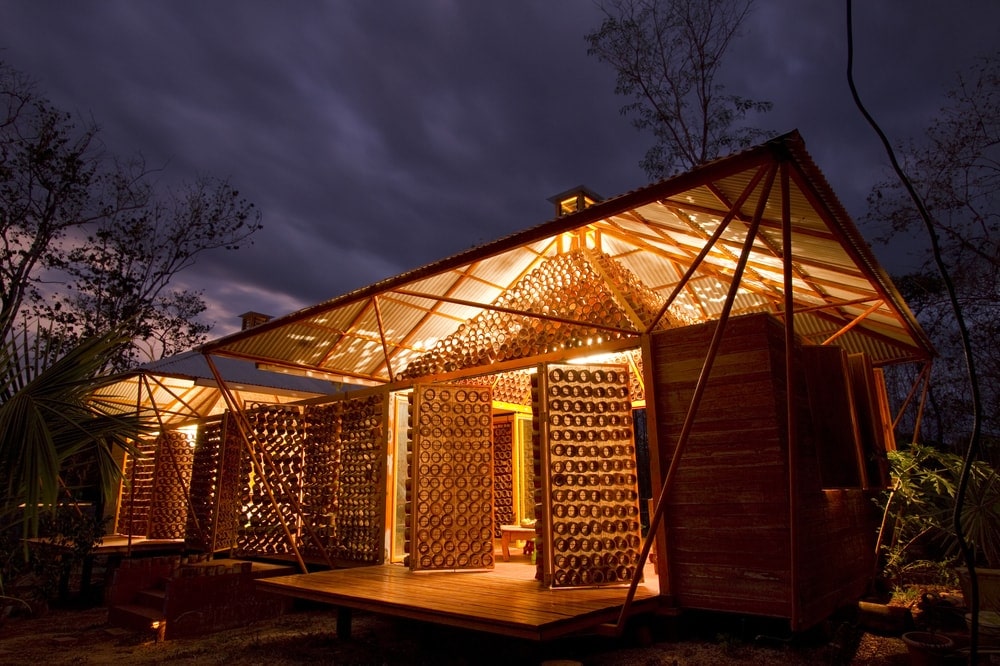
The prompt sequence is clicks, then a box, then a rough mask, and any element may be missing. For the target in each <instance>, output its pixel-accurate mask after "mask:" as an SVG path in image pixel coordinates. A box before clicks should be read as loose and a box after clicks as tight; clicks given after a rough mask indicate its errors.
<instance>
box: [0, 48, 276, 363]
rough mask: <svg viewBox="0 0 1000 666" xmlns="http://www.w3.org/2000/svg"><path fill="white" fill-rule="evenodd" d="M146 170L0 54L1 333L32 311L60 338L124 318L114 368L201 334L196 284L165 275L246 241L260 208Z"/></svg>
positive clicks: (224, 186)
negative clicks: (183, 284)
mask: <svg viewBox="0 0 1000 666" xmlns="http://www.w3.org/2000/svg"><path fill="white" fill-rule="evenodd" d="M150 176H151V172H150V171H149V170H148V169H147V168H146V165H145V163H144V161H143V160H141V159H130V160H118V159H116V158H115V157H114V156H112V155H109V154H107V153H106V152H105V151H104V150H103V147H102V146H101V144H100V141H99V128H98V127H97V125H96V124H94V123H93V122H81V121H79V120H77V119H75V118H74V117H73V116H72V115H70V114H67V113H65V112H63V111H60V110H59V109H57V108H55V107H54V106H52V104H50V103H49V102H48V100H46V99H45V98H44V97H43V96H42V95H41V94H39V92H38V91H37V90H36V86H35V84H34V82H33V81H32V80H31V79H30V78H29V77H27V76H26V75H24V74H22V73H20V72H18V71H17V70H15V69H13V68H11V67H8V66H6V65H4V64H3V63H2V62H0V232H2V241H0V243H2V244H0V340H6V339H7V338H8V337H9V336H10V335H11V332H12V331H13V330H14V327H15V326H20V325H22V324H24V323H25V322H27V321H28V320H31V319H36V320H43V321H46V322H48V323H50V324H52V325H53V326H51V327H46V328H44V329H42V330H47V331H51V335H52V336H54V337H55V338H56V339H57V340H58V341H59V342H60V343H66V342H74V341H78V340H80V339H83V338H86V337H90V336H93V335H96V334H101V333H104V332H106V331H108V330H111V329H112V328H117V327H119V326H120V325H122V324H126V323H127V324H128V329H127V333H128V334H130V335H131V337H132V339H133V345H132V346H131V347H130V348H129V349H128V351H126V352H125V353H124V354H123V355H122V356H121V357H119V358H118V359H117V361H116V362H115V364H114V368H113V369H123V367H124V366H128V365H130V364H134V363H135V362H136V361H139V360H142V357H143V356H146V355H147V354H148V351H149V350H150V349H154V350H156V351H155V352H154V353H155V354H156V355H157V356H162V355H164V354H169V353H174V352H176V351H179V350H181V349H186V348H189V347H190V346H192V345H193V344H197V343H198V342H201V341H203V340H204V337H205V333H206V332H207V331H208V327H207V326H206V325H205V324H203V323H201V322H199V321H198V320H197V317H198V316H199V315H200V314H201V313H202V312H203V311H204V309H205V306H204V301H203V300H202V298H201V294H200V293H199V292H196V291H190V290H187V291H185V290H175V289H172V288H171V287H170V284H171V281H172V280H173V279H174V278H175V276H177V274H178V273H180V272H182V271H184V270H186V269H188V268H190V267H191V266H192V265H193V264H194V263H195V261H196V259H197V258H198V257H199V256H200V255H201V254H202V253H204V252H206V251H209V250H214V249H235V248H238V247H239V246H240V245H241V244H242V243H245V242H250V238H251V236H252V235H253V234H254V233H256V232H257V231H258V230H259V229H260V228H261V225H260V215H259V213H258V211H257V210H256V209H255V208H254V206H253V204H252V203H249V202H248V201H246V200H245V199H244V198H243V197H241V195H240V193H239V192H238V191H237V190H235V189H234V188H233V187H232V186H230V184H229V183H228V182H227V181H225V180H220V179H213V178H207V177H201V178H199V179H197V180H196V181H195V182H194V183H193V184H187V185H182V186H180V187H179V188H178V189H176V190H162V188H161V189H160V190H157V189H156V188H155V187H154V186H153V184H152V182H151V179H150ZM154 357H155V356H154Z"/></svg>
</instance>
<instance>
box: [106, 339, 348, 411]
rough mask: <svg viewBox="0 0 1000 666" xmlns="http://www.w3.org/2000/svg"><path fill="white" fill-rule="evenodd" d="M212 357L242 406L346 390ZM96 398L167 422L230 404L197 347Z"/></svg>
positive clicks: (125, 378) (114, 407)
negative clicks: (137, 410)
mask: <svg viewBox="0 0 1000 666" xmlns="http://www.w3.org/2000/svg"><path fill="white" fill-rule="evenodd" d="M213 363H215V366H216V369H217V370H218V371H219V374H220V375H221V376H222V379H223V381H224V382H225V383H226V387H227V389H228V390H229V391H230V392H231V393H232V395H233V397H234V399H235V400H236V401H237V402H238V403H239V404H240V405H241V406H244V405H249V404H253V403H268V404H280V403H286V402H294V401H299V400H305V399H308V398H312V397H318V396H322V395H332V394H335V393H337V392H339V391H343V390H344V388H343V387H338V386H335V385H333V384H331V383H330V382H329V381H328V380H325V379H314V378H310V377H303V376H301V375H295V374H286V373H279V372H268V371H266V370H261V369H259V368H258V367H257V366H256V364H255V363H253V362H250V361H244V360H240V359H235V358H225V357H217V358H213ZM91 398H92V400H93V402H94V404H95V405H97V406H98V407H99V408H102V409H104V410H107V411H108V412H110V413H126V412H134V411H136V408H137V407H138V409H139V410H140V412H143V413H148V414H150V418H153V419H155V418H159V419H160V420H161V421H162V422H163V424H164V425H165V426H173V425H179V424H181V423H185V422H193V421H198V420H201V419H205V418H209V417H211V416H215V415H218V414H221V413H222V412H223V411H224V410H225V409H226V402H225V398H224V397H223V395H222V392H221V391H220V389H219V386H218V383H217V382H216V380H215V376H214V374H213V373H212V370H211V368H210V367H209V364H208V361H207V360H206V358H205V356H204V354H202V353H200V352H197V351H189V352H184V353H182V354H177V355H175V356H170V357H167V358H164V359H160V360H157V361H153V362H151V363H147V364H144V365H142V366H140V367H139V368H138V369H137V370H136V371H134V372H130V373H127V374H125V375H123V376H122V377H121V378H119V379H118V380H117V381H115V382H111V383H109V384H107V385H105V386H103V387H102V388H101V389H99V390H98V391H96V392H95V393H94V394H92V396H91Z"/></svg>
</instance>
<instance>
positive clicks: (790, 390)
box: [780, 161, 799, 630]
mask: <svg viewBox="0 0 1000 666" xmlns="http://www.w3.org/2000/svg"><path fill="white" fill-rule="evenodd" d="M788 168H789V167H788V162H784V161H783V162H782V163H781V166H780V170H781V257H782V262H781V263H782V270H783V276H782V277H783V281H784V284H783V290H784V310H785V412H786V414H785V418H786V419H787V421H786V425H785V439H786V445H787V446H788V542H789V543H788V581H789V585H788V595H789V600H788V602H789V605H788V609H789V617H790V618H791V625H792V629H793V630H795V629H796V628H797V627H798V623H799V585H798V569H799V566H798V562H799V556H798V552H799V538H798V519H799V516H798V497H799V492H798V473H797V472H798V444H799V441H798V440H799V437H798V428H797V424H796V419H795V407H796V400H795V388H796V387H795V292H794V289H795V287H794V284H793V278H794V269H795V267H794V266H793V264H792V257H793V256H794V255H793V253H792V211H791V202H790V201H789V187H788V182H789V180H788Z"/></svg>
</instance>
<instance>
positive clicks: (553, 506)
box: [191, 132, 934, 638]
mask: <svg viewBox="0 0 1000 666" xmlns="http://www.w3.org/2000/svg"><path fill="white" fill-rule="evenodd" d="M598 199H599V197H597V196H596V195H595V194H594V193H593V192H590V191H589V190H585V189H581V190H580V191H579V192H573V191H571V192H568V193H566V194H565V196H564V197H563V198H562V199H559V200H556V201H555V202H554V203H555V204H556V210H557V215H556V217H555V218H554V219H552V220H551V221H549V222H546V223H544V224H541V225H539V226H536V227H533V228H530V229H527V230H525V231H523V232H520V233H516V234H513V235H511V236H508V237H506V238H502V239H499V240H497V241H494V242H492V243H488V244H486V245H483V246H480V247H476V248H473V249H470V250H468V251H465V252H462V253H460V254H457V255H455V256H452V257H448V258H446V259H443V260H441V261H438V262H435V263H432V264H430V265H427V266H423V267H421V268H418V269H416V270H413V271H410V272H408V273H404V274H402V275H399V276H395V277H392V278H389V279H387V280H383V281H381V282H379V283H376V284H373V285H371V286H369V287H366V288H363V289H359V290H356V291H354V292H351V293H349V294H345V295H343V296H339V297H337V298H333V299H331V300H328V301H325V302H322V303H318V304H316V305H313V306H310V307H307V308H305V309H303V310H300V311H298V312H294V313H292V314H289V315H286V316H283V317H278V318H275V319H271V320H269V321H266V322H264V323H262V324H260V325H258V326H255V327H253V328H251V329H248V330H244V331H240V332H238V333H235V334H233V335H230V336H227V337H225V338H222V339H219V340H216V341H214V342H211V343H209V344H207V345H205V347H204V348H203V349H202V350H201V351H202V352H203V353H204V354H205V355H206V357H207V358H209V359H213V358H218V359H222V358H235V359H242V360H244V361H251V362H253V363H254V364H256V365H257V367H260V368H267V369H280V370H282V371H284V372H291V373H302V374H305V375H308V376H310V377H324V378H327V379H329V380H332V381H337V382H348V383H351V384H354V385H358V386H363V387H366V388H363V389H360V390H358V391H355V392H352V393H351V394H349V395H345V396H340V397H338V398H336V399H319V400H313V401H308V403H307V404H303V405H300V406H297V407H296V408H294V409H291V410H288V409H281V408H278V409H273V408H261V409H249V410H244V411H243V413H242V415H240V416H239V417H238V418H237V419H236V421H238V423H236V425H237V427H235V428H230V430H229V432H230V433H233V432H237V431H238V435H239V437H237V438H236V439H237V440H242V441H243V442H244V444H242V445H241V444H240V443H239V441H236V442H235V443H234V444H232V446H233V447H237V448H239V447H241V446H242V447H243V449H244V450H245V451H254V452H256V453H255V454H254V457H253V460H251V461H250V463H249V467H247V468H244V477H243V479H242V480H231V481H228V482H225V483H224V482H223V481H222V479H221V477H218V476H217V477H216V479H215V483H216V485H217V486H223V487H224V486H227V485H230V486H231V485H232V484H241V488H240V489H239V490H233V491H232V493H231V494H230V495H228V496H226V495H225V493H222V495H219V496H216V497H215V498H214V499H212V500H211V501H212V502H214V505H213V507H212V510H213V511H214V512H215V515H217V516H218V515H223V516H228V517H229V518H227V521H224V522H226V524H225V525H222V524H219V525H218V526H217V529H218V530H219V531H220V533H221V534H222V536H220V534H215V535H212V536H211V537H210V538H208V539H205V540H203V542H204V543H212V544H215V545H214V546H213V547H214V548H218V547H220V546H226V547H231V548H232V549H234V552H236V553H237V554H239V555H242V556H245V557H288V558H294V559H296V560H297V561H298V562H299V563H300V565H301V568H302V570H303V571H305V569H306V565H305V562H306V561H324V562H326V563H327V564H329V565H330V566H331V567H332V568H336V569H338V570H341V568H342V567H361V568H360V569H342V570H341V571H345V572H346V573H344V574H342V575H341V574H340V573H338V575H337V576H336V577H332V576H330V575H328V576H326V577H325V578H324V577H323V576H324V574H322V573H314V574H302V575H301V577H293V578H294V580H289V581H285V582H281V579H274V580H276V581H278V582H276V583H269V584H268V585H269V587H270V586H272V585H273V588H272V589H275V590H278V591H283V592H284V593H287V594H291V595H293V596H303V597H305V598H311V599H318V600H327V601H330V602H331V603H337V604H338V605H342V606H344V607H346V608H352V607H353V608H369V609H371V608H375V609H380V610H383V611H384V612H392V613H398V614H403V615H407V614H408V616H411V617H426V618H430V619H431V620H432V621H441V622H446V623H453V624H458V625H460V626H473V627H475V628H481V629H486V630H491V628H497V627H503V628H501V629H499V630H501V631H507V632H509V633H511V634H512V635H528V636H535V637H539V638H544V637H547V636H551V635H556V634H558V633H559V632H565V631H570V630H581V629H585V628H586V627H587V626H588V624H587V623H588V622H589V623H590V625H589V626H593V625H594V624H597V623H601V622H606V621H607V619H608V618H609V617H611V616H609V615H608V613H604V614H603V615H602V614H598V613H593V614H591V615H589V616H588V618H589V619H586V620H583V621H577V622H569V621H568V620H567V621H562V620H560V621H559V622H553V623H551V624H545V621H541V622H542V624H539V625H536V626H534V628H532V629H524V630H523V633H518V632H521V631H522V629H520V628H518V629H516V630H515V629H514V628H513V627H514V626H515V623H514V622H513V621H511V622H509V623H506V622H507V621H506V620H504V621H503V622H501V621H500V620H499V619H496V618H494V617H493V616H491V615H489V614H486V615H481V616H480V617H479V618H478V620H477V618H475V617H472V615H468V614H466V613H467V611H466V610H462V609H458V608H451V607H448V608H445V607H444V606H441V607H440V608H439V607H438V606H435V605H434V604H437V603H439V602H440V603H441V604H445V603H446V600H445V601H442V600H432V599H431V598H430V597H429V596H423V595H425V594H428V595H429V594H430V592H421V593H415V592H413V593H410V592H400V591H399V590H402V589H403V587H402V586H404V585H405V584H406V583H405V581H406V580H415V579H417V578H416V577H419V576H420V575H421V574H423V573H432V572H437V571H469V572H484V573H483V575H485V576H488V575H489V573H488V572H490V571H491V570H493V568H494V567H495V565H496V564H498V563H497V561H496V559H497V556H496V554H495V548H494V545H495V539H497V538H498V537H500V536H501V535H502V534H503V532H504V530H503V528H504V526H509V527H511V528H517V529H518V530H524V529H525V528H533V529H534V534H535V535H536V536H535V539H534V543H536V544H537V552H536V554H535V555H536V557H535V565H534V567H535V569H534V571H533V573H534V576H533V578H534V580H533V581H532V585H534V586H536V587H537V588H539V589H544V590H547V591H549V592H551V591H553V590H556V591H559V590H566V591H567V592H569V591H571V590H587V589H597V590H601V591H602V592H601V594H604V595H605V597H603V598H604V599H605V600H610V601H608V604H610V605H606V608H607V609H611V610H613V611H614V612H618V611H619V610H620V611H621V613H622V617H624V616H625V614H626V613H627V612H628V608H629V605H630V604H631V603H632V601H633V598H634V597H633V595H635V594H636V589H637V587H639V579H640V577H641V576H642V572H643V565H644V563H645V561H646V559H647V557H648V556H649V554H650V552H651V551H654V552H655V554H656V561H657V565H658V566H657V572H656V574H655V578H656V580H655V581H651V582H653V583H655V590H654V591H653V592H652V593H651V595H652V597H653V598H654V599H655V601H656V603H657V605H658V607H659V608H660V609H661V610H662V609H688V608H691V609H708V610H715V611H725V612H734V613H746V614H754V615H764V616H770V617H776V618H783V619H786V620H787V621H788V623H789V626H790V628H791V629H793V630H801V629H806V628H809V627H811V626H814V625H816V624H817V623H819V622H820V621H822V620H823V619H825V618H826V617H828V616H829V615H830V614H831V613H832V612H833V611H834V610H836V609H837V608H838V607H841V606H843V605H845V604H850V603H852V602H854V601H856V600H857V599H858V598H859V597H860V595H861V594H862V593H863V591H864V589H865V587H866V585H867V584H868V583H869V581H870V579H871V577H872V575H873V572H874V569H875V567H874V561H873V558H874V552H875V547H874V543H873V541H874V534H875V529H876V525H875V524H874V521H873V516H872V515H871V497H872V494H873V493H875V492H877V491H879V490H880V489H882V488H884V487H885V485H886V483H887V480H888V479H887V467H886V464H885V459H886V456H885V454H886V451H887V450H891V449H892V448H893V447H894V441H893V435H892V415H891V414H890V411H889V404H888V398H887V394H886V389H885V383H884V379H883V372H884V371H885V369H886V368H889V367H892V366H897V365H900V364H917V365H926V364H929V362H930V360H931V358H932V356H933V354H934V352H933V349H932V347H931V344H930V343H929V341H928V339H927V337H926V336H925V334H924V333H923V331H922V330H921V329H920V327H919V325H918V324H917V322H916V321H915V319H914V317H913V315H912V314H911V312H910V311H909V309H908V308H907V306H906V304H905V302H904V301H903V299H902V298H901V296H900V294H899V292H898V291H897V289H896V288H895V286H894V285H893V284H892V281H891V280H890V279H889V277H888V275H887V274H886V272H885V271H884V270H883V269H882V268H881V267H880V266H879V264H878V262H877V261H876V259H875V257H874V255H873V254H872V252H871V251H870V249H869V247H868V245H867V244H866V243H865V241H864V239H863V238H862V237H861V235H860V233H859V232H858V230H857V229H856V227H855V226H854V224H853V223H852V221H851V220H850V218H849V216H848V215H847V213H846V212H845V210H844V209H843V207H842V206H841V204H840V203H838V201H837V199H836V196H835V195H834V193H833V192H832V191H831V189H830V187H829V185H828V184H827V182H826V180H825V179H824V177H823V175H822V173H821V172H820V170H819V168H818V167H817V166H816V165H815V164H814V162H813V161H812V159H811V158H810V156H809V155H808V153H807V151H806V149H805V146H804V143H803V140H802V138H801V137H800V136H799V135H798V134H797V133H795V132H793V133H790V134H786V135H783V136H780V137H778V138H776V139H774V140H772V141H769V142H767V143H765V144H762V145H760V146H758V147H756V148H753V149H750V150H748V151H746V152H743V153H740V154H738V155H735V156H732V157H728V158H724V159H720V160H717V161H715V162H713V163H711V164H708V165H705V166H703V167H700V168H697V169H694V170H692V171H690V172H688V173H685V174H682V175H680V176H677V177H675V178H671V179H669V180H665V181H662V182H659V183H655V184H653V185H650V186H648V187H643V188H641V189H637V190H634V191H632V192H629V193H626V194H623V195H621V196H618V197H614V198H611V199H608V200H604V201H599V200H598ZM222 388H223V390H225V387H222ZM233 417H234V418H236V415H233ZM211 436H212V437H215V438H216V441H218V440H219V433H218V432H216V433H215V434H214V435H211ZM196 455H197V454H196ZM196 468H197V466H196ZM247 470H249V471H247ZM191 492H192V494H194V493H195V492H196V490H195V488H194V487H192V490H191ZM225 497H228V499H225ZM519 534H520V532H519ZM526 566H531V565H526ZM378 567H381V568H382V569H385V570H389V569H388V568H390V567H391V571H392V574H391V575H392V576H393V577H394V582H392V584H391V585H390V584H389V583H386V584H385V587H384V589H386V590H390V591H389V592H386V597H385V598H381V599H375V598H373V597H372V596H368V597H365V596H364V595H365V594H369V595H374V594H375V593H374V592H368V593H366V592H364V591H359V592H348V591H347V587H348V586H349V580H350V577H351V576H354V577H355V578H358V577H360V576H368V575H371V573H370V572H371V571H375V570H376V568H378ZM362 571H364V573H362ZM401 571H403V572H407V573H408V574H409V577H408V576H407V574H401V573H400V572H401ZM334 578H336V580H334ZM396 578H399V579H401V580H402V582H398V581H395V579H396ZM439 580H443V579H439ZM484 580H487V579H485V578H481V577H480V578H474V577H467V578H466V579H465V580H464V582H460V583H455V584H456V585H458V586H464V588H456V589H469V590H471V589H472V588H474V587H476V586H479V585H482V584H483V581H484ZM366 585H367V587H366V588H365V589H368V590H373V589H375V588H376V587H378V585H377V584H375V583H372V582H369V583H367V584H366ZM282 586H284V587H282ZM357 587H362V586H357ZM424 587H425V588H426V587H427V586H424ZM626 587H627V588H628V594H627V596H626V593H625V591H624V588H626ZM484 589H485V588H484ZM644 589H645V588H644ZM391 590H396V592H395V593H393V592H391ZM608 590H612V591H614V590H620V591H621V594H620V595H619V596H614V595H611V596H608V594H610V593H609V592H608ZM473 593H474V592H471V591H470V592H469V594H473ZM393 594H395V595H396V596H393ZM400 594H402V595H403V596H406V597H407V598H406V599H401V598H400V596H399V595H400ZM615 594H617V592H616V593H615ZM359 595H360V596H359ZM453 596H455V595H454V593H453ZM639 596H640V597H641V598H642V599H643V607H644V608H648V607H649V600H650V593H646V592H644V593H641V594H640V595H639ZM563 598H564V599H565V598H568V597H563ZM546 603H549V604H550V605H551V603H552V599H551V598H547V600H546ZM421 604H423V606H421ZM421 610H423V611H425V612H423V614H421ZM491 612H492V610H491ZM557 625H558V626H557ZM517 626H520V625H517Z"/></svg>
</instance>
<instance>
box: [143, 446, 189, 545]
mask: <svg viewBox="0 0 1000 666" xmlns="http://www.w3.org/2000/svg"><path fill="white" fill-rule="evenodd" d="M192 443H193V442H191V440H190V438H189V437H188V436H187V434H186V433H184V432H182V431H179V430H171V431H167V432H165V433H163V434H161V435H160V436H159V437H158V438H157V445H156V466H155V469H154V471H153V498H152V506H151V509H150V514H149V530H148V531H147V532H146V536H147V537H148V538H150V539H183V538H184V532H185V529H186V527H187V514H188V490H189V488H190V485H191V468H192V466H193V465H194V447H193V446H192Z"/></svg>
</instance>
